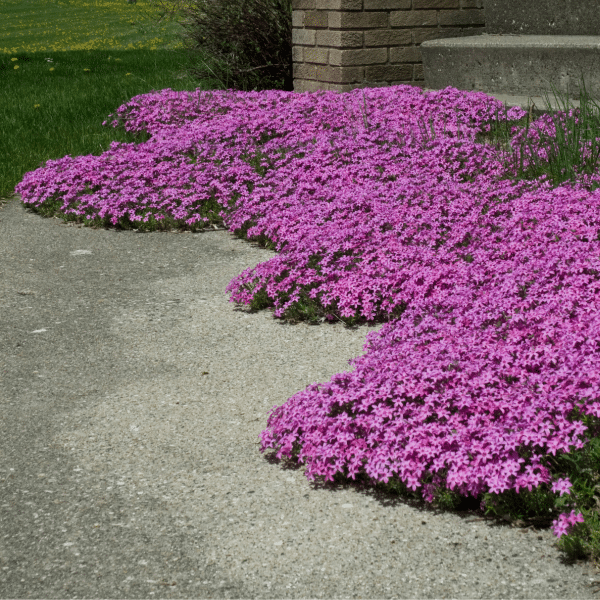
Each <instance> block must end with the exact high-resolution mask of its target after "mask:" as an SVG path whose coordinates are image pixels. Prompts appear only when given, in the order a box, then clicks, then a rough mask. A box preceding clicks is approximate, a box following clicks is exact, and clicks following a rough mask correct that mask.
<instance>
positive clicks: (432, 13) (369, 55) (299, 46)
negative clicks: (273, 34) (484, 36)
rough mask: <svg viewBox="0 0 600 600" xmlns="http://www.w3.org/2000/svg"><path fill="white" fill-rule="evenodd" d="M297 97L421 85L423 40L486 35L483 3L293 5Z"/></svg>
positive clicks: (387, 0)
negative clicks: (321, 93)
mask: <svg viewBox="0 0 600 600" xmlns="http://www.w3.org/2000/svg"><path fill="white" fill-rule="evenodd" d="M292 27H293V29H292V43H293V60H294V91H296V92H304V91H312V90H334V91H338V92H346V91H348V90H351V89H353V88H357V87H381V86H387V85H398V84H401V83H402V84H411V85H417V86H422V85H423V64H422V61H421V51H420V50H419V46H420V44H421V43H422V42H424V41H425V40H431V39H436V38H449V37H461V36H465V35H475V34H479V33H483V31H484V29H483V27H484V15H483V7H482V0H293V13H292Z"/></svg>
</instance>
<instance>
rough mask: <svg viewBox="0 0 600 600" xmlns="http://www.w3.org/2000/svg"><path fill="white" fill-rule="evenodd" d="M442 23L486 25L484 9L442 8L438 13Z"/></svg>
mask: <svg viewBox="0 0 600 600" xmlns="http://www.w3.org/2000/svg"><path fill="white" fill-rule="evenodd" d="M438 18H439V21H440V25H442V26H443V25H485V16H484V14H483V11H482V10H478V9H476V8H474V9H472V10H441V11H440V14H439V15H438Z"/></svg>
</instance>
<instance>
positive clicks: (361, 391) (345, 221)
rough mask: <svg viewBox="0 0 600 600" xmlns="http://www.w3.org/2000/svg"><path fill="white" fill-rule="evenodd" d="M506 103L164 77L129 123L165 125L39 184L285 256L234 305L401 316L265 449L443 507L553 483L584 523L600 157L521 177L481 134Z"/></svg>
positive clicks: (124, 221) (49, 202) (27, 184)
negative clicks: (573, 463)
mask: <svg viewBox="0 0 600 600" xmlns="http://www.w3.org/2000/svg"><path fill="white" fill-rule="evenodd" d="M501 109H502V106H501V105H500V103H499V102H498V101H496V100H494V99H493V98H491V97H488V96H486V95H485V94H481V93H465V92H459V91H457V90H453V89H447V90H443V91H440V92H427V93H426V92H423V91H421V90H419V89H415V88H412V87H409V86H396V87H390V88H378V89H369V90H354V91H353V92H349V93H346V94H336V93H333V92H316V93H303V94H294V93H291V92H279V91H266V92H248V93H244V92H234V91H231V90H229V91H213V92H199V91H198V92H192V93H189V92H188V93H185V92H184V93H176V92H172V91H171V90H163V91H162V92H156V93H153V94H147V95H144V96H138V97H135V98H133V99H132V100H131V102H129V103H128V104H126V105H124V106H122V107H120V108H119V109H118V110H117V111H116V113H115V114H114V115H112V116H111V117H110V119H109V123H110V124H112V125H114V126H122V127H124V128H125V129H127V130H128V131H131V132H139V133H142V132H145V133H146V134H149V135H150V139H148V140H147V141H145V142H142V143H139V144H117V143H115V144H113V145H112V146H111V147H110V149H109V150H108V151H107V152H105V153H104V154H102V155H101V156H83V157H75V158H73V157H70V156H67V157H64V158H62V159H59V160H55V161H49V162H48V163H47V164H46V165H45V166H44V167H42V168H40V169H38V170H36V171H33V172H31V173H28V174H27V175H26V176H25V178H24V179H23V182H22V183H21V184H19V186H18V188H17V192H18V193H20V194H21V196H22V199H23V201H24V202H25V203H26V204H27V205H28V206H30V207H32V208H35V209H36V210H39V211H41V212H45V213H46V214H50V213H55V212H58V213H60V214H63V215H65V216H66V217H68V218H76V219H80V220H84V222H88V223H91V224H97V225H101V224H103V225H112V226H122V227H136V228H149V229H151V228H157V227H167V226H178V227H183V228H190V229H201V228H203V227H205V226H209V225H211V224H213V223H216V222H219V223H223V224H224V225H225V226H226V227H227V228H228V229H230V230H231V231H233V232H236V233H237V234H238V235H243V236H245V237H246V238H247V239H254V240H258V241H260V242H261V243H263V244H264V245H268V246H269V247H271V248H273V249H275V250H276V251H277V254H276V255H275V256H274V257H273V258H271V259H269V260H267V261H266V262H264V263H261V264H259V265H257V266H256V267H254V268H252V269H248V270H246V271H244V272H243V273H241V274H240V275H239V276H238V277H236V278H235V279H234V280H233V281H232V282H231V283H230V285H229V286H228V291H229V292H230V295H231V300H232V301H235V302H238V303H242V304H248V305H251V306H254V307H255V308H261V307H262V308H266V307H273V308H274V314H275V316H276V317H285V318H297V317H299V318H308V319H311V320H315V319H321V320H325V319H329V320H331V319H336V318H338V319H342V320H346V321H347V322H357V321H383V322H384V323H385V324H384V326H383V328H382V329H381V330H380V331H379V332H377V333H371V334H369V336H368V338H367V342H366V345H365V350H366V354H365V355H364V356H361V357H359V358H357V359H354V360H353V361H351V364H352V365H353V366H354V370H353V371H351V372H346V373H341V374H338V375H336V376H334V377H333V378H332V379H331V381H329V382H327V383H321V384H313V385H311V386H309V387H308V388H307V389H306V390H304V391H302V392H299V393H298V394H296V395H294V396H293V397H292V398H290V399H289V400H288V401H287V402H286V403H284V404H283V405H282V406H280V407H276V408H274V409H273V411H272V412H271V414H270V416H269V419H268V423H267V428H266V429H265V431H264V432H263V433H262V436H261V444H262V445H261V447H262V450H266V449H268V448H270V449H274V450H275V452H276V454H277V456H278V457H280V458H281V457H289V458H295V459H297V460H299V461H301V462H302V463H304V464H305V465H306V474H307V476H308V477H309V478H315V477H321V478H324V479H326V480H332V479H333V478H334V477H336V476H343V477H349V478H355V477H356V476H358V475H361V476H362V475H365V476H367V477H368V478H369V479H370V480H372V481H375V482H377V481H379V482H388V481H390V480H394V479H396V480H399V481H400V482H402V484H403V485H404V486H405V487H406V488H408V489H411V490H413V491H418V492H419V493H420V494H421V495H422V497H423V498H424V499H425V500H426V501H429V502H433V501H435V500H436V499H437V498H440V497H441V496H442V495H443V494H445V493H447V492H449V491H450V492H452V493H454V494H458V495H463V496H465V495H470V496H474V497H477V498H484V499H486V502H487V506H488V508H489V509H490V510H493V507H494V502H495V500H494V499H495V498H501V497H502V496H503V495H506V494H528V493H529V494H531V493H535V491H536V490H541V491H542V493H543V494H545V496H544V498H546V500H548V499H549V500H548V501H549V502H550V509H547V510H549V511H550V512H551V513H552V514H553V516H557V517H558V518H557V519H556V520H555V523H554V527H555V532H556V534H557V535H558V536H563V535H565V534H566V537H568V536H569V534H572V532H573V531H574V530H575V529H576V528H577V527H580V526H583V525H585V522H583V523H582V522H581V521H582V519H583V516H582V514H581V513H580V512H578V511H579V509H581V510H584V508H586V507H584V506H579V505H578V499H580V497H579V496H578V494H582V493H583V492H581V489H580V487H578V485H579V484H577V485H576V482H575V481H572V479H573V476H572V474H571V473H570V472H569V471H568V469H567V468H566V467H565V464H566V463H564V462H560V460H559V459H560V457H561V456H570V455H572V454H573V453H576V452H582V451H584V450H585V448H586V447H587V446H589V444H590V443H591V440H595V439H597V437H598V423H600V403H599V402H598V398H599V389H600V382H599V374H600V360H599V359H600V351H599V348H598V340H599V335H598V334H599V326H600V314H599V306H600V302H599V299H598V292H599V290H600V275H599V273H600V255H599V253H598V250H599V249H600V216H599V215H600V210H599V209H600V190H595V189H594V188H595V184H596V183H597V180H598V178H597V177H596V176H595V175H594V174H592V175H591V176H590V175H589V174H587V175H586V178H585V179H581V180H577V179H575V180H572V181H568V182H564V183H562V184H561V185H558V186H556V185H553V183H552V182H551V181H550V180H549V179H548V178H547V177H541V178H538V179H534V180H523V179H520V178H518V177H516V176H515V173H514V172H512V171H511V167H510V162H507V160H505V159H506V154H507V151H506V150H503V149H501V148H498V147H494V146H492V145H489V144H484V143H482V142H480V141H477V136H479V135H481V134H482V133H485V132H489V130H490V128H491V123H493V122H494V121H496V122H497V121H498V120H500V119H504V120H507V121H509V122H512V121H514V122H517V121H519V119H521V118H522V117H523V116H524V115H525V113H524V111H522V110H521V109H512V110H511V111H508V112H506V111H501ZM521 131H522V130H521V129H519V128H518V127H515V129H514V135H515V137H518V136H519V135H522V134H521V133H520V132H521ZM537 139H539V138H537ZM534 140H535V138H534ZM542 154H543V151H542V150H540V152H539V153H538V155H542ZM592 184H594V185H592ZM586 485H587V483H586ZM586 489H587V488H586ZM581 497H583V496H581ZM580 504H581V502H580ZM567 509H568V510H569V511H571V512H570V513H569V512H564V511H565V510H567ZM586 510H587V509H586ZM553 511H554V512H553ZM561 511H562V512H561ZM559 513H561V514H559ZM584 513H585V511H584ZM585 514H586V515H587V513H585Z"/></svg>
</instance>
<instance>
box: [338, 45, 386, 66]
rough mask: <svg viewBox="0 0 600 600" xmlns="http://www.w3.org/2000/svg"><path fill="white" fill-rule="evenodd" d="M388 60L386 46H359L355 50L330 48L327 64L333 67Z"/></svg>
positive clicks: (370, 63) (374, 63) (373, 63)
mask: <svg viewBox="0 0 600 600" xmlns="http://www.w3.org/2000/svg"><path fill="white" fill-rule="evenodd" d="M387 60H388V49H387V48H360V49H357V50H334V49H332V50H330V51H329V64H330V65H332V66H334V67H340V66H341V67H345V66H352V65H376V64H378V63H386V62H387Z"/></svg>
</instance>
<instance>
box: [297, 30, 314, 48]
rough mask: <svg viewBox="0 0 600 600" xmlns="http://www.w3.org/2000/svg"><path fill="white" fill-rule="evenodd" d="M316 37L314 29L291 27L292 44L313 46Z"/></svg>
mask: <svg viewBox="0 0 600 600" xmlns="http://www.w3.org/2000/svg"><path fill="white" fill-rule="evenodd" d="M316 38H317V36H316V31H315V30H314V29H292V44H298V45H300V46H314V45H315V41H316Z"/></svg>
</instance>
